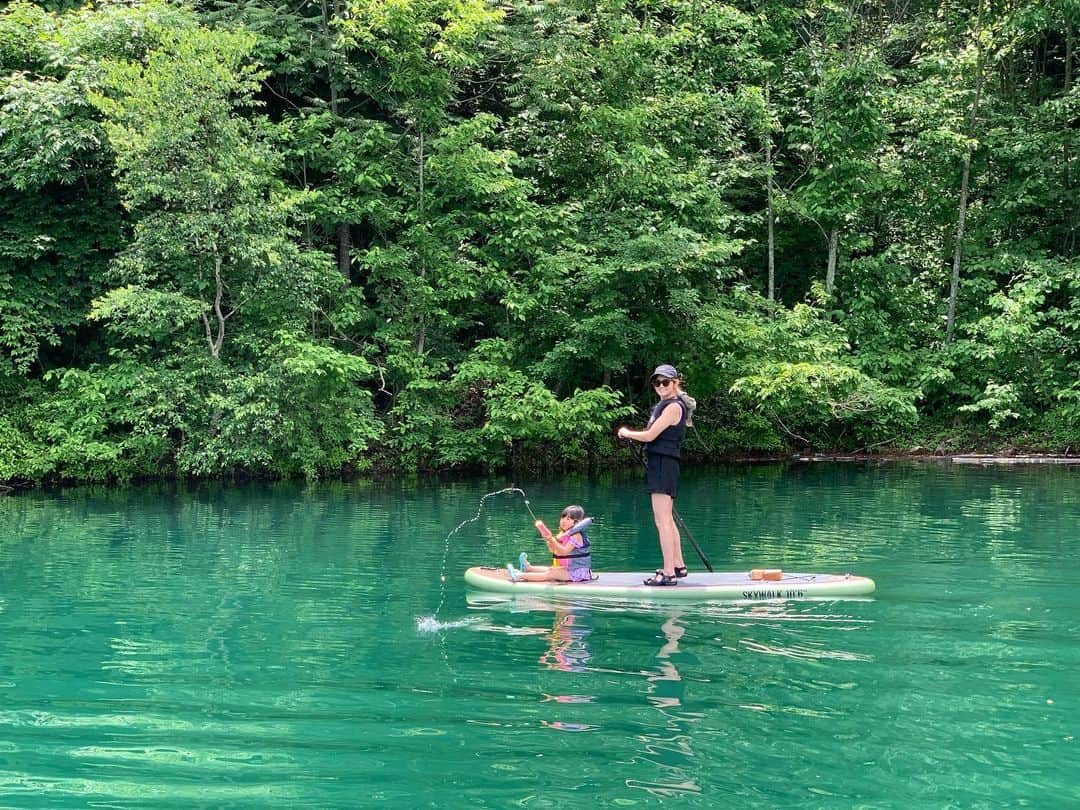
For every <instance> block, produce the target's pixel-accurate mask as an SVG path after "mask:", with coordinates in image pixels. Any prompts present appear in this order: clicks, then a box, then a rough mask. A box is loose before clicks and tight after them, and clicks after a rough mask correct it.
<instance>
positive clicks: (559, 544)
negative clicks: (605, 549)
mask: <svg viewBox="0 0 1080 810" xmlns="http://www.w3.org/2000/svg"><path fill="white" fill-rule="evenodd" d="M536 530H537V531H538V532H540V536H541V537H543V538H544V543H546V544H547V547H548V551H550V552H551V553H552V554H573V553H574V551H575V550H577V549H578V548H580V543H581V541H580V540H578V543H579V545H574V544H573V543H571V542H569V541H570V539H571V538H563V537H561V536H558V537H557V536H555V535H553V534H552V533H551V529H549V528H548V527H547V526H545V525H544V521H542V520H538V521H536ZM573 537H575V538H580V537H581V535H580V534H575V535H573Z"/></svg>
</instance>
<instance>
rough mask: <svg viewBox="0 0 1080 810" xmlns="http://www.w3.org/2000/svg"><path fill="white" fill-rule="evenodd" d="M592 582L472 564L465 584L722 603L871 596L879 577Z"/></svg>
mask: <svg viewBox="0 0 1080 810" xmlns="http://www.w3.org/2000/svg"><path fill="white" fill-rule="evenodd" d="M594 575H595V576H596V577H597V578H596V579H594V580H593V581H591V582H525V581H524V580H519V581H518V582H511V581H510V579H509V577H508V576H507V574H506V569H505V568H484V567H475V568H470V569H469V570H467V571H466V572H465V582H466V584H468V585H470V586H471V587H473V588H476V589H478V590H481V591H487V592H489V593H505V594H515V593H518V594H530V595H533V596H547V597H560V598H565V599H638V600H647V601H650V602H720V601H725V602H727V601H732V600H752V601H763V600H770V599H815V598H818V597H848V596H867V595H869V594H872V593H873V592H874V587H875V586H874V580H872V579H869V578H867V577H859V576H855V575H854V574H799V573H788V572H786V571H785V572H783V573H779V572H778V576H779V579H773V580H762V579H753V578H751V575H750V572H749V571H717V572H714V573H698V572H696V571H692V572H691V573H690V575H689V576H687V577H685V578H684V579H680V580H679V584H678V585H663V586H656V585H645V584H644V582H643V581H644V580H646V579H648V578H649V577H651V576H652V572H651V571H629V572H626V571H621V572H607V571H603V572H599V573H596V572H594Z"/></svg>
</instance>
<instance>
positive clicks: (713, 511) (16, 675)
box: [0, 463, 1080, 808]
mask: <svg viewBox="0 0 1080 810" xmlns="http://www.w3.org/2000/svg"><path fill="white" fill-rule="evenodd" d="M517 483H518V484H519V485H520V486H521V487H523V488H524V489H525V490H526V491H527V492H528V495H529V500H530V502H531V505H532V508H533V510H534V511H535V512H536V513H537V515H538V516H540V517H542V518H544V519H545V520H547V521H548V523H549V525H553V524H554V523H555V522H556V518H557V517H558V514H559V510H560V509H561V508H562V507H563V506H564V505H566V504H567V503H581V504H582V505H584V506H585V508H586V509H587V511H588V512H589V514H591V515H594V516H595V517H596V526H595V527H594V529H593V530H592V531H591V536H592V539H593V541H594V544H595V545H594V548H595V554H596V561H597V567H598V568H600V569H602V568H608V569H613V570H620V569H621V570H633V569H640V570H651V569H653V568H655V567H656V565H657V563H658V560H659V552H658V549H657V544H656V539H655V532H654V530H653V528H652V526H651V516H650V513H649V510H648V501H647V498H646V496H645V495H644V493H643V492H642V485H641V482H640V480H639V478H638V477H637V476H634V475H631V474H627V475H626V476H625V477H619V476H616V477H605V478H603V479H600V480H593V481H590V480H588V479H586V478H577V477H571V478H566V479H562V480H557V481H550V480H549V481H544V482H529V481H519V482H517ZM507 485H508V482H505V481H502V480H482V481H464V482H462V481H456V482H428V483H422V484H411V485H407V484H401V483H397V484H392V485H379V484H321V485H316V486H303V485H298V484H285V485H267V484H258V485H245V486H235V487H225V486H219V485H206V486H194V487H186V488H183V487H181V488H176V487H161V486H148V487H139V488H132V489H125V490H112V489H105V488H102V489H72V490H63V491H37V492H30V493H19V494H15V495H9V496H5V497H0V807H48V808H64V807H135V806H153V807H367V806H375V805H378V806H386V807H400V808H411V807H463V808H464V807H523V808H548V807H586V806H589V805H595V806H604V807H608V806H613V807H655V806H660V805H664V806H673V807H676V806H677V807H743V806H757V807H779V806H796V807H905V808H906V807H928V808H938V807H958V808H966V807H1004V806H1030V807H1050V806H1054V807H1077V806H1080V741H1078V739H1077V738H1078V737H1080V538H1078V532H1080V468H1077V467H1049V466H1032V467H973V466H966V465H948V464H943V465H938V464H906V463H890V464H882V465H863V464H798V465H747V466H733V467H724V468H716V469H707V470H690V471H687V472H686V473H685V474H684V482H683V489H682V492H681V495H680V498H679V501H678V507H679V511H680V513H681V514H682V516H683V518H684V519H685V521H686V523H687V524H688V525H689V526H690V528H691V530H692V531H693V532H694V535H695V537H696V538H697V539H698V541H699V542H700V543H701V545H702V546H703V548H704V550H705V552H706V554H707V555H708V556H709V557H710V558H711V561H712V563H713V565H714V567H715V568H716V569H717V570H746V569H749V568H754V567H781V568H786V569H789V570H811V571H829V572H840V573H843V572H848V571H850V572H854V573H859V574H864V575H867V576H870V577H872V578H874V579H875V580H876V581H877V586H878V590H877V593H876V594H875V595H874V597H873V598H870V599H862V600H823V601H803V602H769V603H755V604H749V603H726V604H714V605H702V606H682V607H656V606H652V607H650V606H647V605H640V604H630V603H612V604H601V605H592V606H589V605H583V604H580V603H578V604H575V603H565V604H564V603H559V602H549V601H543V600H537V599H510V600H507V599H490V598H489V599H484V598H481V597H479V596H478V595H476V594H471V593H468V592H466V589H465V587H464V584H463V582H462V580H461V575H462V572H463V571H464V569H465V568H466V567H468V566H471V565H481V564H504V563H506V562H508V561H510V560H512V559H516V557H517V554H518V552H519V551H521V550H528V551H530V552H532V553H533V556H534V559H539V558H540V557H542V556H543V555H542V551H543V546H542V544H541V543H540V542H539V540H538V539H537V538H536V535H535V532H534V531H533V529H532V526H531V518H530V516H529V513H528V511H527V510H526V508H525V504H524V500H523V498H522V497H521V496H520V495H519V494H517V493H513V492H510V493H503V494H501V495H496V496H492V497H490V498H488V499H487V500H486V501H484V503H483V505H482V508H481V498H482V496H483V495H485V494H486V493H489V492H493V491H496V490H499V489H501V488H503V487H506V486H507ZM477 515H479V516H478V518H477V519H476V520H474V521H473V522H471V523H467V524H465V525H464V526H463V527H462V528H461V529H460V530H459V531H457V532H456V533H453V534H451V533H452V532H453V531H454V530H455V528H456V527H458V526H459V525H461V524H462V523H463V521H466V520H469V519H470V518H474V517H477ZM448 535H449V536H448ZM685 548H686V553H687V561H688V562H690V563H691V567H692V568H695V567H697V568H698V569H699V570H700V565H699V564H698V565H695V563H696V560H695V559H694V553H693V550H692V548H691V547H690V546H689V544H686V546H685ZM444 578H445V579H444Z"/></svg>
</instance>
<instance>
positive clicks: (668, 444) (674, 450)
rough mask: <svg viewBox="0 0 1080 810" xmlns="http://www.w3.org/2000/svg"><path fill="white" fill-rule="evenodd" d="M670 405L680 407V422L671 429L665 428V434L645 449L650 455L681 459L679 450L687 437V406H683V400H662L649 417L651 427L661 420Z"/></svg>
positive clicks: (648, 444) (649, 443)
mask: <svg viewBox="0 0 1080 810" xmlns="http://www.w3.org/2000/svg"><path fill="white" fill-rule="evenodd" d="M668 405H678V406H679V410H680V411H681V412H682V413H681V416H680V417H679V421H678V422H676V423H675V424H674V425H672V426H671V427H668V428H664V432H663V433H661V434H660V435H659V436H657V437H656V438H655V439H653V440H652V441H651V442H648V443H647V444H646V445H645V447H646V448H648V451H649V452H650V453H656V454H657V455H659V456H671V457H672V458H679V448H680V447H682V442H683V437H684V436H685V435H686V406H685V405H683V404H682V400H680V399H662V400H660V401H659V402H658V403H656V407H655V408H653V411H652V415H651V416H650V417H649V426H651V425H652V424H653V423H654V422H655V421H656V420H657V419H659V418H660V414H662V413H663V412H664V408H666V407H667V406H668Z"/></svg>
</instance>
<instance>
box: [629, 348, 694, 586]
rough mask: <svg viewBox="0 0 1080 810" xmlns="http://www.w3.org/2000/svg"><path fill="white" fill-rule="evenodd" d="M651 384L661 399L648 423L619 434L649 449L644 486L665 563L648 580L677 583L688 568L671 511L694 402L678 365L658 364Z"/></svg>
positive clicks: (663, 583) (655, 583) (647, 582)
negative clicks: (682, 450)
mask: <svg viewBox="0 0 1080 810" xmlns="http://www.w3.org/2000/svg"><path fill="white" fill-rule="evenodd" d="M652 386H653V389H654V390H655V391H656V393H657V396H659V397H660V401H659V402H658V403H657V404H656V407H654V408H653V411H652V415H651V416H650V417H649V423H648V424H647V425H646V426H645V428H644V430H630V428H627V427H621V428H619V433H618V436H619V438H620V439H630V440H631V441H635V442H642V443H643V444H644V445H645V448H646V451H647V459H648V461H647V463H646V465H645V489H646V490H647V491H648V492H649V494H650V497H651V498H652V510H653V521H654V522H655V523H656V531H657V534H659V536H660V553H661V554H662V555H663V558H664V567H663V568H658V569H657V571H656V574H655V575H654V576H652V577H650V578H649V579H647V580H645V584H646V585H676V584H678V581H679V579H681V578H682V577H685V576H686V574H687V571H686V562H685V561H684V560H683V553H682V537H681V536H680V535H679V529H678V527H677V526H676V525H675V518H674V515H673V514H672V512H673V509H674V506H675V496H676V495H677V494H678V491H679V451H680V448H681V447H682V441H683V436H685V435H686V424H687V420H688V417H689V415H690V410H691V408H692V406H690V407H688V403H687V401H689V397H688V396H687V395H686V394H684V393H683V390H682V378H681V377H680V376H679V372H678V371H676V369H675V366H670V365H667V364H665V365H661V366H657V367H656V370H655V371H653V373H652ZM684 399H685V400H687V401H684Z"/></svg>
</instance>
